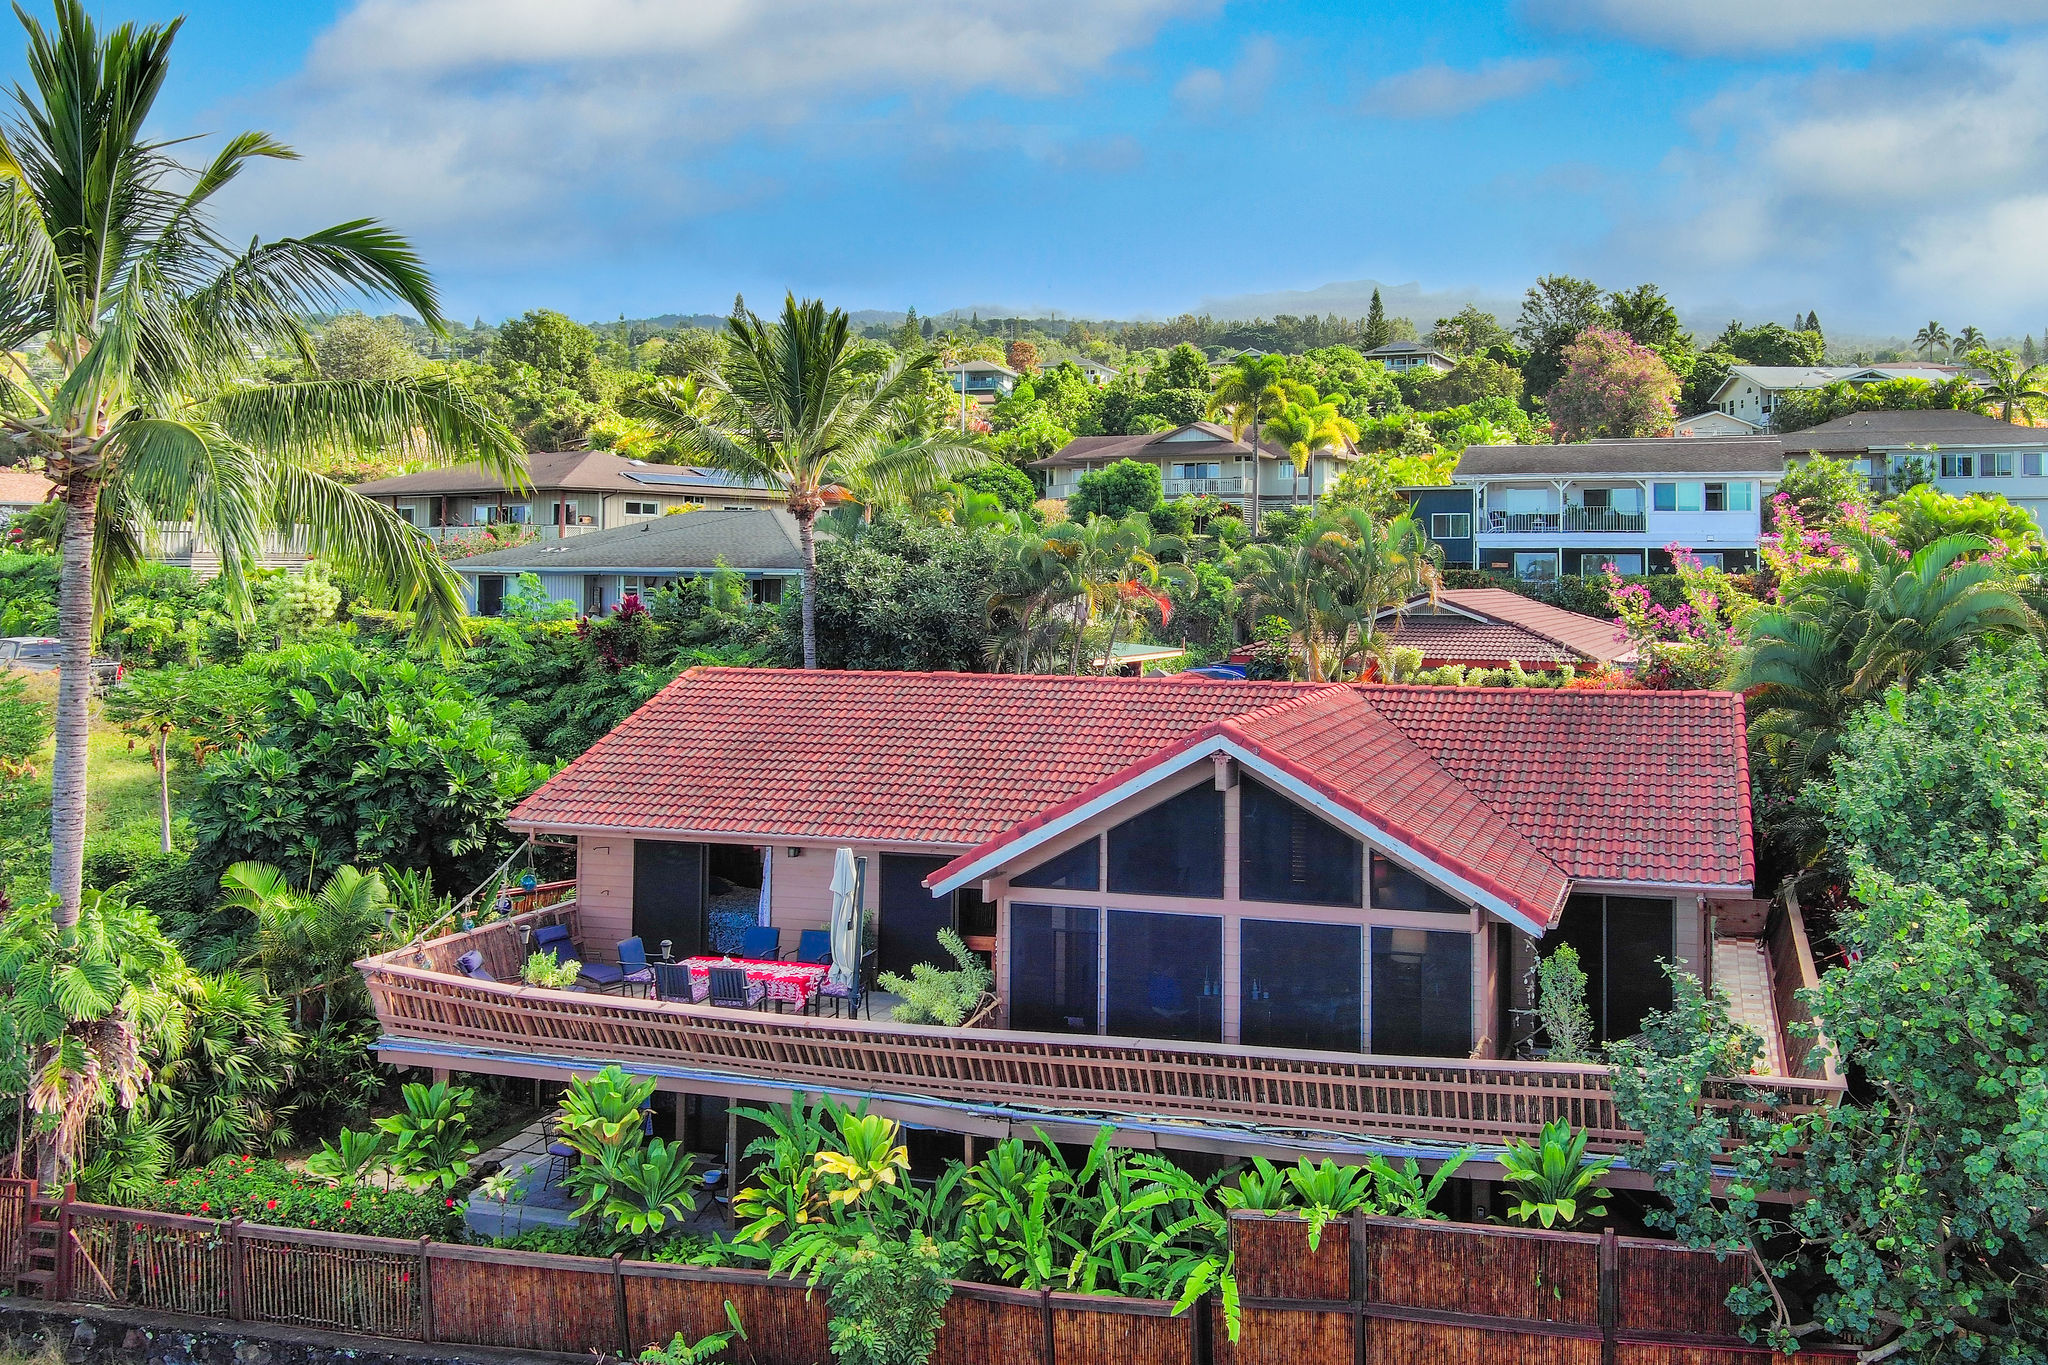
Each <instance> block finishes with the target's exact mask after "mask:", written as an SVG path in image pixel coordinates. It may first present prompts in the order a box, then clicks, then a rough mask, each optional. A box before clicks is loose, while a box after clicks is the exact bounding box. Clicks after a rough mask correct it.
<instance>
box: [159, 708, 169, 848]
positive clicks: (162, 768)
mask: <svg viewBox="0 0 2048 1365" xmlns="http://www.w3.org/2000/svg"><path fill="white" fill-rule="evenodd" d="M156 818H157V832H158V833H159V834H161V835H162V836H163V846H164V852H166V853H169V852H170V851H171V727H170V726H168V725H159V726H157V727H156Z"/></svg>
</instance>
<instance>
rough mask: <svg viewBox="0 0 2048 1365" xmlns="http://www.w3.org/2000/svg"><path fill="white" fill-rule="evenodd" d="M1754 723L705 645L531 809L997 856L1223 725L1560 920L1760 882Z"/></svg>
mask: <svg viewBox="0 0 2048 1365" xmlns="http://www.w3.org/2000/svg"><path fill="white" fill-rule="evenodd" d="M1743 726H1744V718H1743V712H1742V702H1741V698H1740V697H1738V696H1735V695H1733V694H1725V693H1698V692H1695V693H1684V692H1562V691H1552V690H1537V689H1505V688H1503V689H1487V688H1434V687H1385V686H1356V685H1350V684H1308V683H1258V682H1242V683H1230V682H1214V681H1199V682H1198V681H1193V680H1186V681H1184V680H1181V679H1178V678H1171V677H1169V678H1130V679H1121V678H1066V677H1053V676H1043V675H1023V676H1018V675H1005V674H956V673H864V672H850V673H841V672H825V671H818V672H808V673H807V672H803V671H801V670H782V669H726V668H701V669H691V670H689V671H688V672H685V673H684V674H682V675H681V676H680V677H678V678H677V679H676V680H675V682H673V683H671V684H670V685H669V686H668V687H666V688H664V689H663V690H662V691H661V692H660V693H659V694H657V695H656V696H655V697H654V699H653V700H651V701H649V702H648V703H647V704H646V705H645V706H643V707H641V708H640V709H639V710H638V711H636V712H634V713H633V715H631V716H630V717H628V718H627V719H626V720H625V721H624V722H622V723H621V724H620V725H619V726H618V728H617V729H615V730H613V731H612V732H611V734H609V735H607V736H606V737H605V738H603V739H601V740H599V741H598V742H597V743H596V744H595V745H593V746H592V747H591V748H590V750H589V751H588V752H586V753H585V754H584V755H583V756H582V757H580V758H578V759H576V760H575V761H574V762H572V763H571V764H570V765H569V766H568V767H567V768H565V769H564V770H563V771H562V772H561V773H559V774H557V775H556V776H555V777H554V778H553V779H552V780H551V781H549V782H548V783H547V784H546V785H544V786H543V787H542V788H541V789H540V790H539V791H538V792H536V793H534V794H533V795H532V796H530V797H528V798H527V799H526V800H525V801H524V802H522V803H521V804H520V806H519V808H518V809H517V810H516V811H514V812H513V814H512V822H513V823H514V824H515V825H516V826H518V827H521V828H551V829H618V830H624V831H633V832H640V831H644V832H646V833H649V834H671V835H674V834H698V835H703V836H710V837H714V838H715V837H716V836H718V835H721V834H726V835H733V836H745V837H746V838H748V839H751V840H757V841H758V840H767V839H770V838H788V839H819V840H845V841H848V842H874V843H902V844H927V845H933V846H939V847H947V846H950V847H952V848H955V849H961V848H976V849H977V855H978V851H979V848H980V847H981V846H993V843H1008V842H1010V841H1011V840H1014V839H1016V838H1017V837H1019V836H1020V835H1021V834H1022V833H1024V832H1026V831H1028V830H1030V829H1032V828H1036V827H1039V826H1042V825H1043V824H1044V823H1045V822H1046V821H1047V820H1049V819H1051V818H1053V817H1054V816H1055V815H1056V814H1058V813H1060V812H1063V811H1066V810H1071V809H1074V808H1076V807H1077V806H1078V805H1079V804H1082V803H1085V802H1086V801H1087V800H1088V799H1090V793H1091V792H1099V791H1100V790H1103V789H1106V788H1108V787H1113V786H1115V785H1117V784H1118V783H1121V782H1125V781H1129V780H1131V778H1132V777H1133V776H1134V775H1141V774H1143V773H1144V772H1145V771H1147V770H1149V769H1151V768H1156V767H1160V766H1161V765H1163V764H1165V763H1166V762H1167V761H1168V760H1169V759H1171V758H1172V757H1173V756H1174V755H1176V754H1183V753H1185V752H1186V750H1187V749H1188V748H1189V747H1190V746H1193V745H1198V744H1201V743H1203V742H1205V740H1209V739H1214V738H1216V737H1218V736H1223V737H1225V738H1227V739H1228V740H1229V741H1230V742H1232V743H1235V744H1237V745H1239V746H1240V747H1242V748H1244V749H1246V750H1247V751H1248V752H1256V753H1257V754H1258V755H1259V756H1261V757H1262V758H1264V759H1265V760H1266V761H1268V762H1270V763H1272V764H1273V765H1274V766H1275V767H1276V768H1277V769H1280V770H1282V771H1285V772H1287V773H1290V774H1293V775H1294V776H1296V777H1297V778H1298V779H1299V780H1300V781H1302V782H1305V783H1308V784H1309V785H1310V786H1312V787H1313V788H1314V789H1315V790H1316V791H1318V792H1319V793H1321V794H1322V795H1323V796H1324V797H1326V798H1327V799H1329V800H1331V801H1334V802H1337V803H1338V804H1340V805H1342V806H1344V807H1345V808H1346V809H1348V810H1350V811H1352V812H1354V813H1355V814H1356V815H1358V816H1359V817H1360V818H1361V819H1364V820H1367V821H1369V822H1371V823H1373V824H1375V825H1377V826H1378V827H1379V828H1381V829H1383V830H1386V831H1388V832H1389V833H1390V834H1391V835H1393V836H1394V837H1396V838H1398V839H1399V840H1401V841H1402V842H1406V843H1408V844H1410V845H1411V846H1412V847H1415V848H1417V849H1418V850H1420V851H1421V852H1423V853H1425V854H1426V855H1427V856H1429V857H1431V858H1434V859H1436V860H1438V861H1440V862H1442V863H1443V864H1444V865H1445V866H1446V867H1448V868H1450V869H1451V870H1453V871H1455V872H1458V873H1459V875H1462V876H1465V877H1467V879H1468V880H1471V881H1473V882H1474V883H1475V884H1477V885H1480V886H1482V887H1485V888H1487V889H1488V890H1490V891H1492V892H1494V893H1495V894H1497V895H1500V896H1501V897H1502V898H1503V899H1504V900H1508V901H1510V902H1512V903H1514V904H1516V905H1518V906H1520V907H1523V908H1524V909H1526V910H1528V911H1530V912H1532V913H1531V916H1530V917H1531V918H1539V919H1547V918H1548V917H1549V915H1550V913H1551V912H1553V911H1554V910H1555V908H1556V906H1557V905H1558V904H1559V903H1561V899H1562V895H1563V890H1562V887H1563V885H1564V879H1571V878H1598V879H1613V880H1624V881H1657V882H1674V883H1688V884H1701V885H1712V886H1717V887H1736V886H1747V885H1748V884H1749V883H1750V882H1752V881H1753V879H1754V867H1753V863H1752V859H1751V852H1750V824H1749V818H1750V817H1749V783H1748V766H1747V751H1746V747H1745V743H1744V729H1743ZM998 836H1001V837H1000V838H998ZM955 865H956V866H958V865H959V864H958V863H956V864H955Z"/></svg>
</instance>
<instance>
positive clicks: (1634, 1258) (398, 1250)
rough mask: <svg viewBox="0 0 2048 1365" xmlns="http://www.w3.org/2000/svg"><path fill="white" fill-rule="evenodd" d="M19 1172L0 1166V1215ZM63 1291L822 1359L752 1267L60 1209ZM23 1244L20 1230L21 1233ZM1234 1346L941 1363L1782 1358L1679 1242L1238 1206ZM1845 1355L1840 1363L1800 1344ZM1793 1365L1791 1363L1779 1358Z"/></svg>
mask: <svg viewBox="0 0 2048 1365" xmlns="http://www.w3.org/2000/svg"><path fill="white" fill-rule="evenodd" d="M27 1188H28V1182H26V1181H0V1209H4V1208H6V1207H8V1206H9V1204H8V1200H9V1199H12V1200H13V1206H14V1207H22V1206H23V1205H24V1204H25V1197H26V1192H27ZM56 1221H57V1225H58V1229H59V1245H60V1247H61V1249H62V1254H61V1255H60V1257H59V1261H58V1270H57V1275H56V1279H55V1282H54V1283H53V1284H52V1285H51V1286H50V1291H51V1296H52V1297H55V1298H58V1299H62V1300H66V1301H69V1302H72V1303H78V1304H103V1305H110V1306H116V1307H125V1308H139V1309H145V1310H151V1311H155V1312H161V1313H178V1314H186V1315H191V1316H199V1317H212V1318H229V1319H233V1320H236V1321H240V1322H250V1323H270V1324H277V1325H282V1326H293V1327H309V1328H317V1329H320V1330H324V1331H330V1332H342V1333H351V1334H356V1335H361V1336H366V1337H381V1338H387V1339H388V1338H397V1339H402V1340H415V1341H424V1342H437V1343H442V1344H457V1345H474V1346H495V1347H504V1348H509V1349H513V1350H521V1351H532V1352H548V1353H553V1354H558V1355H564V1356H579V1357H583V1358H585V1359H588V1358H589V1357H590V1356H591V1355H593V1354H596V1355H599V1356H616V1355H620V1354H626V1355H631V1354H634V1353H637V1352H638V1351H639V1350H640V1349H641V1348H642V1347H645V1346H647V1345H649V1344H652V1343H656V1342H660V1343H666V1342H667V1341H668V1339H669V1338H670V1337H671V1336H672V1335H674V1334H675V1333H676V1332H681V1333H682V1334H683V1335H684V1336H685V1338H688V1339H692V1340H694V1339H695V1338H697V1337H700V1336H703V1335H706V1334H708V1333H711V1332H715V1331H722V1330H724V1329H725V1326H726V1313H725V1305H726V1304H727V1303H728V1302H730V1303H731V1304H732V1305H733V1307H734V1308H735V1309H736V1310H737V1311H738V1312H739V1315H740V1319H741V1321H742V1322H743V1323H744V1324H745V1325H746V1332H747V1338H746V1340H745V1341H744V1342H743V1343H736V1345H735V1348H734V1351H733V1356H732V1358H733V1360H734V1362H735V1365H826V1362H828V1361H829V1360H830V1357H831V1352H830V1349H829V1344H828V1336H827V1321H828V1318H829V1310H828V1306H827V1304H826V1300H825V1296H824V1294H823V1293H822V1292H819V1293H815V1294H814V1293H810V1292H808V1291H806V1290H805V1288H804V1287H803V1286H802V1285H801V1284H798V1283H795V1282H793V1281H790V1280H787V1279H783V1278H780V1277H777V1276H773V1275H770V1274H768V1273H767V1272H765V1271H760V1270H735V1269H718V1268H709V1267H696V1266H680V1265H662V1264H657V1263H652V1262H644V1261H627V1260H625V1259H623V1258H621V1257H616V1256H615V1257H612V1258H610V1259H600V1258H594V1257H586V1256H549V1255H541V1254H537V1253H532V1252H519V1251H503V1250H498V1249H495V1248H490V1247H472V1246H458V1245H453V1244H450V1243H443V1242H430V1241H427V1240H425V1239H421V1240H420V1241H417V1242H411V1241H400V1240H395V1239H392V1238H386V1237H363V1236H354V1235H349V1234H342V1233H326V1232H311V1231H305V1230H301V1229H294V1228H275V1227H265V1226H261V1225H258V1224H254V1223H246V1222H243V1221H241V1220H239V1219H237V1220H235V1221H232V1222H218V1221H215V1220H212V1219H206V1218H193V1217H187V1216H184V1215H180V1214H167V1213H150V1212H144V1211H141V1210H136V1209H122V1208H111V1207H106V1206H102V1205H96V1204H85V1203H66V1204H63V1205H61V1206H59V1207H58V1209H57V1213H56ZM11 1240H13V1241H14V1242H16V1243H19V1242H20V1240H21V1238H20V1237H19V1236H16V1237H15V1238H13V1239H11ZM1231 1242H1232V1246H1233V1249H1234V1250H1235V1251H1236V1254H1237V1276H1238V1282H1239V1285H1240V1287H1241V1291H1242V1294H1243V1296H1244V1297H1243V1324H1242V1331H1241V1335H1240V1338H1239V1340H1238V1341H1236V1342H1234V1343H1233V1342H1232V1341H1230V1340H1229V1335H1228V1332H1227V1331H1226V1330H1225V1328H1224V1324H1223V1322H1222V1320H1221V1308H1220V1306H1219V1305H1217V1304H1216V1303H1214V1302H1210V1303H1208V1304H1205V1305H1203V1306H1201V1307H1199V1308H1197V1310H1196V1311H1193V1312H1190V1313H1186V1314H1182V1315H1179V1316H1176V1315H1174V1314H1173V1312H1172V1311H1171V1307H1170V1306H1169V1305H1168V1304H1166V1303H1163V1302H1159V1301H1156V1300H1149V1299H1121V1298H1110V1297H1104V1296H1096V1295H1083V1294H1061V1293H1052V1292H1048V1291H1041V1290H1027V1289H1010V1288H1004V1287H1001V1286H995V1285H983V1284H965V1283H960V1284H955V1285H954V1287H953V1297H952V1300H951V1302H950V1303H949V1304H948V1305H947V1308H946V1318H945V1326H944V1328H943V1329H942V1330H941V1332H940V1334H939V1339H938V1345H937V1348H936V1350H935V1351H934V1353H933V1355H932V1365H983V1362H991V1361H1001V1362H1004V1365H1281V1363H1282V1362H1285V1365H1382V1363H1383V1365H1409V1362H1412V1361H1416V1360H1425V1359H1426V1360H1429V1361H1431V1362H1432V1363H1433V1365H1464V1363H1465V1362H1468V1361H1469V1362H1480V1361H1489V1360H1503V1359H1513V1360H1526V1361H1540V1362H1554V1363H1555V1365H1768V1358H1769V1357H1770V1356H1771V1354H1772V1353H1771V1352H1770V1351H1769V1350H1767V1349H1765V1348H1762V1347H1758V1346H1752V1345H1750V1344H1748V1343H1746V1342H1744V1341H1743V1340H1742V1339H1741V1338H1740V1336H1739V1335H1738V1334H1737V1329H1738V1324H1737V1323H1736V1321H1735V1320H1734V1318H1733V1317H1732V1316H1731V1315H1730V1314H1729V1313H1728V1311H1727V1309H1726V1308H1725V1307H1723V1306H1722V1304H1723V1300H1724V1299H1725V1298H1726V1296H1727V1293H1728V1290H1729V1289H1730V1288H1731V1287H1732V1286H1733V1285H1735V1284H1738V1283H1741V1282H1743V1281H1744V1280H1746V1279H1747V1278H1748V1277H1749V1276H1750V1275H1751V1274H1752V1273H1753V1272H1752V1270H1751V1268H1750V1267H1749V1265H1748V1263H1746V1262H1743V1261H1737V1260H1727V1261H1722V1260H1717V1259H1716V1258H1715V1257H1714V1256H1713V1255H1711V1254H1709V1253H1705V1252H1695V1251H1689V1250H1687V1249H1685V1248H1683V1247H1677V1246H1673V1245H1671V1244H1670V1243H1666V1242H1653V1241H1645V1240H1638V1239H1634V1238H1625V1237H1615V1236H1613V1235H1612V1234H1606V1235H1598V1236H1596V1235H1589V1234H1580V1233H1563V1232H1554V1233H1553V1232H1536V1231H1528V1230H1524V1229H1510V1228H1494V1227H1484V1226H1475V1225H1471V1224H1463V1223H1418V1222H1408V1221H1402V1220H1396V1219H1378V1218H1363V1217H1354V1218H1351V1219H1349V1220H1339V1221H1337V1222H1333V1223H1331V1224H1329V1225H1328V1226H1326V1227H1325V1228H1324V1229H1323V1231H1322V1236H1321V1240H1320V1245H1319V1246H1318V1247H1317V1248H1316V1249H1314V1250H1311V1249H1310V1247H1309V1235H1308V1225H1307V1224H1306V1223H1305V1222H1303V1221H1301V1220H1300V1219H1297V1218H1289V1217H1265V1216H1263V1215H1258V1214H1243V1213H1240V1214H1236V1215H1233V1217H1232V1220H1231ZM1801 1359H1802V1360H1815V1359H1817V1360H1819V1361H1821V1362H1828V1363H1829V1365H1834V1362H1839V1361H1840V1360H1843V1359H1847V1357H1843V1356H1839V1355H1835V1354H1831V1353H1828V1352H1807V1353H1803V1354H1802V1356H1801ZM1780 1365H1782V1362H1780Z"/></svg>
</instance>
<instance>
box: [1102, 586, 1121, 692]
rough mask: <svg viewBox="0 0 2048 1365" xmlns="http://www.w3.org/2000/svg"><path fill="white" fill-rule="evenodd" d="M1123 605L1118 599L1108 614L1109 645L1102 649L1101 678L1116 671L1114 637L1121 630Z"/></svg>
mask: <svg viewBox="0 0 2048 1365" xmlns="http://www.w3.org/2000/svg"><path fill="white" fill-rule="evenodd" d="M1123 624H1124V604H1123V599H1122V598H1121V597H1119V598H1118V599H1117V604H1116V606H1115V607H1113V608H1112V609H1111V610H1110V613H1109V643H1108V644H1106V645H1104V646H1103V647H1102V676H1103V677H1105V678H1107V677H1108V676H1109V675H1110V674H1111V673H1113V672H1114V671H1115V670H1116V637H1117V635H1118V634H1119V633H1120V632H1121V631H1122V630H1123Z"/></svg>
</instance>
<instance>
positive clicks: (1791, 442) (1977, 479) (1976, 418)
mask: <svg viewBox="0 0 2048 1365" xmlns="http://www.w3.org/2000/svg"><path fill="white" fill-rule="evenodd" d="M1783 440H1784V443H1785V458H1786V459H1788V460H1793V461H1798V460H1801V459H1805V458H1808V457H1810V456H1813V455H1827V456H1831V457H1833V458H1836V459H1846V460H1849V461H1850V462H1852V463H1853V464H1855V465H1856V467H1857V468H1858V469H1860V470H1861V471H1863V473H1864V474H1865V475H1866V476H1867V477H1868V478H1869V479H1870V482H1871V486H1872V487H1874V488H1880V489H1882V488H1885V487H1887V486H1889V484H1890V483H1891V482H1892V475H1893V474H1894V473H1895V472H1903V471H1904V470H1905V468H1906V467H1908V466H1909V465H1910V464H1912V463H1913V462H1917V463H1918V466H1919V470H1920V472H1921V473H1924V474H1925V475H1926V476H1927V478H1928V479H1929V480H1931V481H1932V482H1933V484H1934V485H1935V486H1936V487H1937V488H1939V489H1941V491H1942V492H1944V493H1953V494H1955V495H1956V496H1958V497H1966V496H1969V495H1970V494H1984V495H1987V496H1990V495H1995V496H1998V497H2002V498H2005V499H2006V500H2007V501H2009V502H2012V503H2014V504H2016V505H2018V506H2021V507H2024V508H2026V509H2027V511H2028V512H2029V513H2031V514H2032V515H2033V518H2034V524H2035V525H2037V526H2048V427H2023V426H2017V425H2014V424H2013V423H2010V422H2001V421H1999V420H1998V419H1997V418H1996V417H1987V416H1985V415H1984V414H1983V413H1978V412H1949V411H1913V412H1854V413H1850V414H1849V415H1848V416H1847V417H1837V418H1835V419H1834V420H1833V421H1832V422H1823V423H1821V424H1820V425H1819V426H1817V427H1808V428H1807V429H1806V430H1804V431H1795V432H1793V433H1791V434H1790V435H1788V436H1786V437H1784V438H1783Z"/></svg>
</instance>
